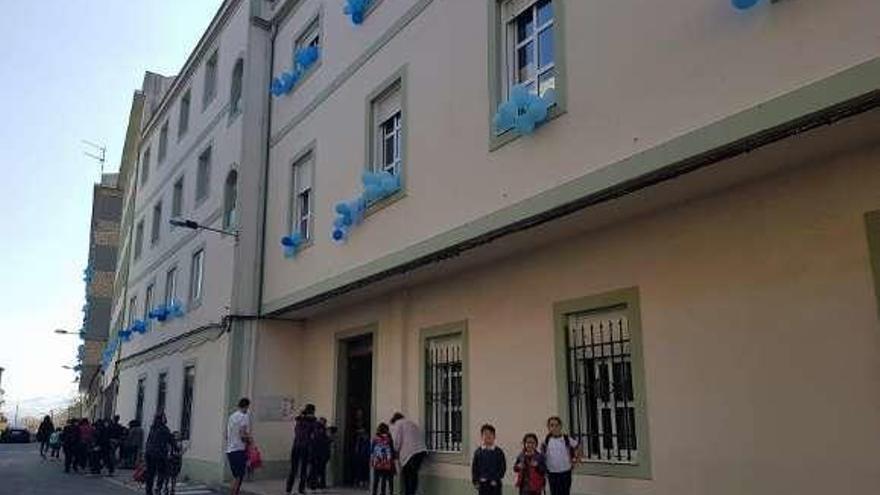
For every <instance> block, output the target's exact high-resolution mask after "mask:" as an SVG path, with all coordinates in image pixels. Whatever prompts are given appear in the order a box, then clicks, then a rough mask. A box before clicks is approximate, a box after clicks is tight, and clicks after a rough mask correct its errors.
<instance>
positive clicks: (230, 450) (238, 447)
mask: <svg viewBox="0 0 880 495" xmlns="http://www.w3.org/2000/svg"><path fill="white" fill-rule="evenodd" d="M250 406H251V401H250V399H248V398H246V397H243V398H242V399H241V400H239V401H238V409H236V410H235V412H233V413H232V414H230V415H229V421H228V422H227V423H226V459H227V460H228V461H229V470H230V471H232V485H231V486H230V489H229V493H230V494H231V495H238V494H239V492H240V491H241V482H242V481H244V475H245V473H246V472H247V446H248V444H250V443H251V441H252V437H251V417H250V415H249V414H248V409H249V408H250Z"/></svg>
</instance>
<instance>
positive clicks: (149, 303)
mask: <svg viewBox="0 0 880 495" xmlns="http://www.w3.org/2000/svg"><path fill="white" fill-rule="evenodd" d="M152 309H153V284H150V285H148V286H147V292H145V293H144V321H150V310H152Z"/></svg>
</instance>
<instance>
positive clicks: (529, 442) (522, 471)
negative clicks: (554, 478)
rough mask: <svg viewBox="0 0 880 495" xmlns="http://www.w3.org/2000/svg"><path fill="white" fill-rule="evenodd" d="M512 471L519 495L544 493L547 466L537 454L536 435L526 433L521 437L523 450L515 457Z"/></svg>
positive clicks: (541, 456)
mask: <svg viewBox="0 0 880 495" xmlns="http://www.w3.org/2000/svg"><path fill="white" fill-rule="evenodd" d="M513 471H514V472H515V473H516V488H517V490H519V495H541V494H542V493H544V483H545V480H544V476H545V474H546V473H547V465H546V464H545V462H544V456H543V455H542V454H541V453H540V452H538V435H535V434H534V433H526V435H525V436H524V437H523V450H522V452H521V453H520V454H519V455H518V456H517V457H516V464H515V465H514V466H513Z"/></svg>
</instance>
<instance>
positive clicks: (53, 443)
mask: <svg viewBox="0 0 880 495" xmlns="http://www.w3.org/2000/svg"><path fill="white" fill-rule="evenodd" d="M49 448H50V449H52V453H51V454H50V456H51V457H53V458H55V459H58V451H59V450H61V428H56V429H55V431H53V432H52V434H51V435H49Z"/></svg>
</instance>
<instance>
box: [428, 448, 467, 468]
mask: <svg viewBox="0 0 880 495" xmlns="http://www.w3.org/2000/svg"><path fill="white" fill-rule="evenodd" d="M428 462H431V463H434V464H454V465H457V466H469V465H470V462H469V461H468V456H467V454H465V453H464V451H462V452H459V453H455V452H428Z"/></svg>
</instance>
